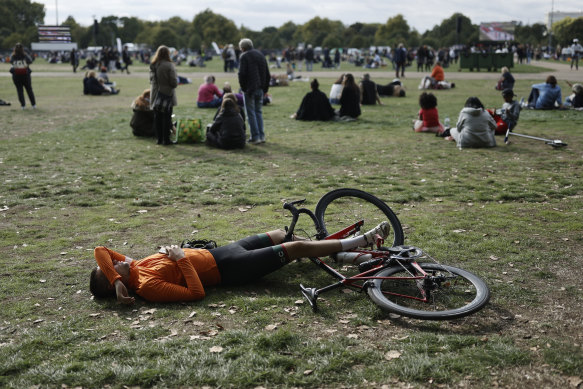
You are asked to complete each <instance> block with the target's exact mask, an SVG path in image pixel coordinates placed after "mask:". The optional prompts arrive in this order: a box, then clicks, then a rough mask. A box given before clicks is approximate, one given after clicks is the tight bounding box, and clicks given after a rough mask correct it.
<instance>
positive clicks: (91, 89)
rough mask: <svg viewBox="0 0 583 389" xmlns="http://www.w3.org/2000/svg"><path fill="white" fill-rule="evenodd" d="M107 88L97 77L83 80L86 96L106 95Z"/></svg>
mask: <svg viewBox="0 0 583 389" xmlns="http://www.w3.org/2000/svg"><path fill="white" fill-rule="evenodd" d="M105 92H106V90H105V87H104V86H103V85H101V83H100V82H99V80H98V79H97V78H95V77H87V78H85V79H83V93H84V94H86V95H101V94H103V93H105Z"/></svg>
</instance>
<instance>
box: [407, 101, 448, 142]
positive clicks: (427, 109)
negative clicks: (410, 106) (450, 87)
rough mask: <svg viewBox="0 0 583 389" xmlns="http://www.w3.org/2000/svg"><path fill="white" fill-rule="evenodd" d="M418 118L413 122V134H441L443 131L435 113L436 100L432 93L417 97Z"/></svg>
mask: <svg viewBox="0 0 583 389" xmlns="http://www.w3.org/2000/svg"><path fill="white" fill-rule="evenodd" d="M419 105H420V106H421V109H420V110H419V117H418V119H417V120H415V121H414V124H413V130H414V131H415V132H433V133H436V134H441V133H443V132H444V131H445V128H444V127H443V124H441V123H440V121H439V114H438V113H437V98H436V97H435V96H434V95H433V93H426V92H423V93H421V96H419Z"/></svg>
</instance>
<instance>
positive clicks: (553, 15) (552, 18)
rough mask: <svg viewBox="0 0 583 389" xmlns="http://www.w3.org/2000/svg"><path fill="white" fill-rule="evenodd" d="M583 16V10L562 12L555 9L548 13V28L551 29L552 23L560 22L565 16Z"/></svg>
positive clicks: (574, 17)
mask: <svg viewBox="0 0 583 389" xmlns="http://www.w3.org/2000/svg"><path fill="white" fill-rule="evenodd" d="M580 17H583V11H579V12H560V11H554V12H548V13H547V30H550V28H551V24H555V23H556V22H560V21H561V20H563V19H565V18H573V19H576V18H580Z"/></svg>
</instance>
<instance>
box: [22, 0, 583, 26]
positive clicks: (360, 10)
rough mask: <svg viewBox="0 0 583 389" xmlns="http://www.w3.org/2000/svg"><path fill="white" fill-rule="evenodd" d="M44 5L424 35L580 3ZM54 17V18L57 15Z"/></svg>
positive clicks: (80, 16) (49, 19) (88, 15)
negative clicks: (387, 27)
mask: <svg viewBox="0 0 583 389" xmlns="http://www.w3.org/2000/svg"><path fill="white" fill-rule="evenodd" d="M33 1H34V2H36V3H42V4H44V5H45V12H46V14H45V24H56V23H57V19H58V22H59V23H61V22H63V21H64V20H65V19H66V18H67V17H68V16H69V15H71V16H73V17H74V18H75V20H76V21H77V23H79V24H81V25H84V26H89V25H90V24H91V23H92V21H93V17H95V18H96V19H97V20H101V18H102V17H104V16H110V15H115V16H118V17H123V16H135V17H138V18H140V19H143V20H150V21H155V20H166V19H169V18H171V17H173V16H179V17H181V18H182V19H185V20H188V21H191V20H192V19H193V17H194V16H195V15H196V14H197V13H199V12H201V11H203V10H205V9H207V8H209V9H211V10H212V11H213V12H215V13H218V14H221V15H223V16H225V17H227V18H229V19H231V20H233V21H234V22H235V24H236V25H237V27H241V26H242V25H243V26H245V27H247V28H250V29H252V30H255V31H259V30H261V29H263V28H264V27H267V26H275V27H280V26H281V25H282V24H284V23H285V22H287V21H290V20H291V21H292V22H294V23H296V24H303V23H305V22H307V21H308V20H310V19H312V18H314V17H316V16H319V17H321V18H328V19H331V20H340V21H342V22H343V23H344V24H345V25H347V26H348V25H350V24H352V23H354V22H362V23H385V22H386V21H387V19H388V18H390V17H392V16H395V15H397V14H402V15H403V16H404V17H405V20H407V22H408V23H409V26H410V27H412V28H415V29H416V30H417V31H419V32H421V33H423V32H425V31H426V30H428V29H431V28H433V27H434V26H435V25H436V24H440V23H441V22H442V21H443V20H444V19H447V18H449V17H450V16H451V15H453V14H454V13H455V12H461V13H462V14H464V15H465V16H467V17H469V18H470V19H471V20H472V23H474V24H479V23H481V22H493V21H497V22H506V21H512V20H516V21H521V22H522V23H523V24H534V23H546V17H547V13H548V12H550V11H551V8H552V7H554V10H555V11H562V12H581V11H582V10H583V5H582V4H583V2H581V0H577V1H576V0H556V1H553V0H509V1H508V0H489V1H487V0H486V1H468V0H448V1H436V0H399V1H395V0H279V1H270V0H196V1H193V0H171V1H168V2H167V3H165V2H161V1H153V0H99V1H96V2H92V3H90V4H91V5H89V4H88V3H87V2H84V1H79V0H33ZM57 11H58V12H57Z"/></svg>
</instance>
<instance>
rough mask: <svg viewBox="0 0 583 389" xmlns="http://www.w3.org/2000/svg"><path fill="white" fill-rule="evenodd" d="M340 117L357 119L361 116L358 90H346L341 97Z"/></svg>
mask: <svg viewBox="0 0 583 389" xmlns="http://www.w3.org/2000/svg"><path fill="white" fill-rule="evenodd" d="M340 116H350V117H353V118H357V117H359V116H360V91H359V89H358V88H344V89H342V95H340Z"/></svg>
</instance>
